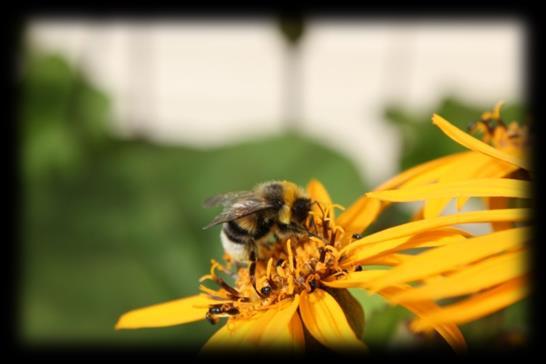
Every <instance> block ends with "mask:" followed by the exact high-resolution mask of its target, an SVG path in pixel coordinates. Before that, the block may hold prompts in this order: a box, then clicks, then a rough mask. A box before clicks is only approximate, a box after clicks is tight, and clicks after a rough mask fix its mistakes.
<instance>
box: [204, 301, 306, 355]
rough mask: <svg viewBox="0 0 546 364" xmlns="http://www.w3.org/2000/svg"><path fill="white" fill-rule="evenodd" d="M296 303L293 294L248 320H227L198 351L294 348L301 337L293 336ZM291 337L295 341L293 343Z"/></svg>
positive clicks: (298, 344) (297, 302)
mask: <svg viewBox="0 0 546 364" xmlns="http://www.w3.org/2000/svg"><path fill="white" fill-rule="evenodd" d="M298 304H299V296H296V297H295V299H294V300H291V301H290V302H287V303H286V304H284V305H281V306H279V307H276V308H273V309H269V310H267V311H264V312H259V313H257V314H255V315H254V316H253V317H250V318H248V319H242V318H237V319H230V320H229V321H228V324H226V325H225V326H224V327H223V328H222V329H220V330H219V331H217V332H216V333H215V334H214V335H213V336H212V337H211V338H210V339H209V340H208V341H207V343H206V344H205V346H204V347H203V349H202V350H205V351H210V350H217V349H222V348H230V349H233V348H236V347H246V348H254V349H256V348H282V349H291V348H294V347H298V346H300V345H301V340H300V339H301V337H299V336H298V337H294V336H293V334H294V330H295V329H294V327H293V325H294V324H293V323H292V317H293V316H294V313H295V312H296V310H297V308H298ZM296 329H297V328H296ZM295 334H298V333H297V332H296V333H295ZM295 340H298V341H299V342H294V341H295Z"/></svg>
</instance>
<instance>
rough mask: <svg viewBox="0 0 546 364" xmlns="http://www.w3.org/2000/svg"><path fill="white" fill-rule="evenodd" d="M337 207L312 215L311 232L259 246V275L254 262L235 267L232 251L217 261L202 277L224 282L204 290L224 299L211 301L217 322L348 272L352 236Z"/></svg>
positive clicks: (308, 224) (309, 289) (270, 305)
mask: <svg viewBox="0 0 546 364" xmlns="http://www.w3.org/2000/svg"><path fill="white" fill-rule="evenodd" d="M334 207H335V206H330V207H328V208H323V207H321V208H319V209H317V210H315V211H314V212H313V213H312V215H310V216H309V218H308V220H307V222H306V228H307V231H308V232H309V234H308V235H305V236H292V237H290V238H288V239H286V240H280V241H277V242H276V243H274V244H271V245H263V246H259V247H258V249H259V254H258V256H260V257H261V258H260V259H258V260H257V262H256V266H255V273H254V275H252V274H251V270H250V266H245V267H240V268H238V269H237V270H236V272H235V273H234V272H232V271H231V268H232V266H233V264H232V262H231V261H230V259H229V257H227V256H226V257H225V260H226V261H227V262H226V264H220V263H218V262H216V261H212V265H211V272H210V274H208V275H206V276H204V277H202V278H201V282H204V281H206V280H210V281H212V282H214V283H215V284H216V285H217V286H218V287H219V288H218V289H216V290H214V289H210V288H208V287H206V286H204V285H201V290H202V291H203V292H205V293H207V294H208V295H209V296H210V297H212V298H215V299H218V301H219V303H218V304H215V305H211V306H210V307H209V311H208V313H207V318H208V319H209V321H210V322H212V323H216V322H217V321H218V318H219V317H231V318H234V319H239V318H240V319H246V318H249V317H251V316H253V315H254V314H256V313H257V312H260V311H263V310H268V309H271V308H274V307H276V306H278V305H281V304H284V303H285V302H286V301H287V300H291V299H292V298H293V297H295V296H296V295H298V294H300V293H302V292H303V291H306V292H312V291H314V290H315V289H316V288H318V287H319V286H320V285H321V281H322V280H323V279H325V278H327V277H335V276H342V275H344V274H346V273H347V270H344V269H341V268H340V266H339V264H338V263H339V258H340V254H339V249H340V248H341V247H342V246H343V244H344V243H345V242H347V240H348V239H347V238H346V237H345V236H344V235H345V232H344V231H343V229H342V228H341V227H340V226H336V225H335V222H334V220H333V219H332V218H331V216H333V213H331V210H332V209H333V208H334ZM352 239H353V238H352V237H350V239H349V241H350V240H352ZM264 257H265V258H264ZM219 272H222V273H224V274H225V275H228V276H235V284H234V285H233V286H230V285H228V283H226V281H225V280H224V279H223V278H222V277H221V276H220V275H219Z"/></svg>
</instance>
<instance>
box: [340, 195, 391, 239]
mask: <svg viewBox="0 0 546 364" xmlns="http://www.w3.org/2000/svg"><path fill="white" fill-rule="evenodd" d="M380 211H381V203H380V202H379V201H378V200H376V199H372V198H368V197H366V196H362V197H360V198H359V199H358V200H357V201H356V202H355V203H354V204H352V205H351V207H349V208H348V209H346V210H345V211H343V213H342V214H341V215H340V216H339V217H338V218H337V220H336V224H338V225H339V226H341V227H342V228H343V229H344V230H345V232H346V233H347V234H350V235H352V234H355V233H361V232H363V231H364V230H366V229H367V228H368V226H370V225H371V224H372V223H373V222H374V221H375V219H376V218H377V215H378V214H379V212H380Z"/></svg>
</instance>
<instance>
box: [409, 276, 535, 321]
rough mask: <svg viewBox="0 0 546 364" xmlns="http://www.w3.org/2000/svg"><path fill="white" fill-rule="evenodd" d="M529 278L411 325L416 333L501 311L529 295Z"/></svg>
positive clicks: (439, 310)
mask: <svg viewBox="0 0 546 364" xmlns="http://www.w3.org/2000/svg"><path fill="white" fill-rule="evenodd" d="M526 281H527V277H519V278H515V279H513V280H511V281H509V282H506V283H504V284H502V285H500V286H498V287H495V288H493V289H490V290H488V291H485V292H483V293H480V294H476V295H474V296H473V297H471V298H469V299H466V300H464V301H460V302H457V303H454V304H451V305H448V306H445V307H443V308H440V309H438V310H434V311H430V312H429V313H428V314H426V315H423V316H422V317H420V318H419V319H417V320H415V321H414V322H412V324H411V328H412V329H413V330H415V331H423V330H427V329H428V328H430V327H431V326H434V325H438V324H442V323H459V324H463V323H466V322H470V321H473V320H477V319H479V318H481V317H484V316H487V315H489V314H491V313H493V312H496V311H498V310H501V309H503V308H505V307H507V306H509V305H511V304H513V303H515V302H517V301H519V300H521V299H522V298H524V297H525V296H526V295H527V294H528V287H527V283H526Z"/></svg>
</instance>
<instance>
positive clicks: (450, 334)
mask: <svg viewBox="0 0 546 364" xmlns="http://www.w3.org/2000/svg"><path fill="white" fill-rule="evenodd" d="M411 289H412V288H411V287H410V286H409V285H397V286H392V287H388V288H385V289H383V290H381V291H380V292H379V294H380V295H381V296H383V297H384V298H385V299H386V300H387V301H390V300H391V298H392V297H393V296H395V295H397V294H400V293H401V292H405V291H408V290H411ZM403 306H404V307H405V308H407V309H408V310H410V311H411V312H413V313H414V314H415V315H417V316H423V315H427V314H428V313H430V312H435V311H436V310H438V306H437V305H436V304H435V303H434V302H433V301H428V300H423V301H418V302H407V303H404V304H403ZM431 328H433V329H434V330H436V332H438V333H439V334H440V335H441V336H442V337H443V338H444V339H445V340H446V341H447V343H448V344H449V345H450V346H451V347H452V348H453V349H454V350H456V351H464V350H466V342H465V340H464V337H463V334H462V333H461V331H460V330H459V328H458V327H457V325H455V324H452V323H439V324H435V325H432V326H431Z"/></svg>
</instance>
